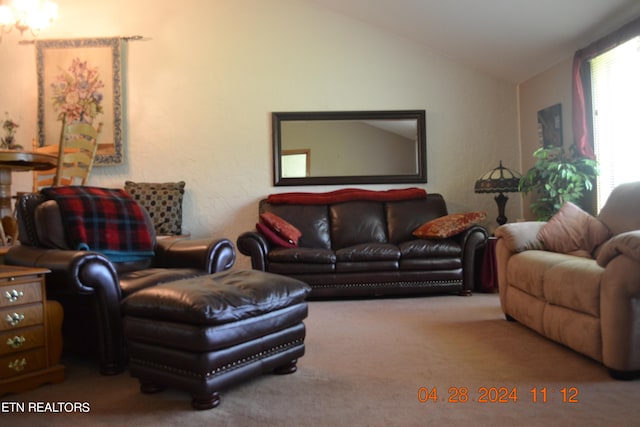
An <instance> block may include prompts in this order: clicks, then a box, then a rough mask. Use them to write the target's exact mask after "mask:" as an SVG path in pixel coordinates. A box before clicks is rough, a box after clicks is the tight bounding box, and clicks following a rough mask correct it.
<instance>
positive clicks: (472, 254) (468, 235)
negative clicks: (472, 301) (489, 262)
mask: <svg viewBox="0 0 640 427" xmlns="http://www.w3.org/2000/svg"><path fill="white" fill-rule="evenodd" d="M488 238H489V233H488V232H487V229H486V228H484V227H482V226H480V225H474V226H472V227H470V228H468V229H467V230H465V231H463V232H462V233H460V234H457V235H455V236H453V237H452V239H456V240H458V241H459V242H460V246H461V247H462V271H463V277H462V284H463V292H462V293H463V294H466V295H470V294H471V292H472V291H473V289H474V288H475V278H476V276H477V274H476V271H475V266H476V261H475V259H476V253H477V250H478V249H480V248H482V247H483V246H484V245H486V244H487V239H488Z"/></svg>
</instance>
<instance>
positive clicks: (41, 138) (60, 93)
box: [35, 37, 124, 166]
mask: <svg viewBox="0 0 640 427" xmlns="http://www.w3.org/2000/svg"><path fill="white" fill-rule="evenodd" d="M35 45H36V67H37V73H38V144H39V146H44V145H50V144H58V143H59V141H60V131H61V126H62V117H63V115H64V114H67V121H85V122H89V123H92V124H93V125H94V126H96V127H97V126H98V124H99V123H102V133H101V135H100V141H99V145H98V153H97V156H96V159H95V162H94V164H95V165H96V166H100V165H117V164H122V163H123V162H124V154H123V99H122V98H123V86H122V85H123V82H122V68H123V67H122V63H121V50H122V39H121V38H120V37H114V38H94V39H68V40H37V41H36V42H35Z"/></svg>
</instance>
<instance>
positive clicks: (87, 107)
mask: <svg viewBox="0 0 640 427" xmlns="http://www.w3.org/2000/svg"><path fill="white" fill-rule="evenodd" d="M103 87H104V84H103V83H102V80H100V75H99V73H98V67H94V68H92V67H90V66H89V65H88V64H87V61H81V60H80V58H75V59H73V60H72V62H71V66H70V67H69V68H68V70H67V71H64V70H62V69H61V73H60V74H58V76H56V78H55V82H54V83H52V84H51V89H52V91H53V96H52V98H53V108H54V110H55V111H56V112H57V111H59V112H60V114H59V115H58V120H62V118H63V116H64V115H65V114H66V116H67V121H69V122H73V121H85V122H87V123H92V122H93V120H94V119H95V118H96V116H97V115H98V114H100V113H102V112H103V111H102V105H100V104H101V103H102V99H103V95H102V92H101V91H100V89H102V88H103Z"/></svg>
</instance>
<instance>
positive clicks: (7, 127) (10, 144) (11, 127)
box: [0, 112, 22, 150]
mask: <svg viewBox="0 0 640 427" xmlns="http://www.w3.org/2000/svg"><path fill="white" fill-rule="evenodd" d="M4 114H5V116H6V118H5V119H4V121H3V122H2V130H4V132H5V136H3V137H2V144H0V148H4V149H9V150H16V149H21V148H22V146H20V145H17V144H16V143H15V135H16V129H17V128H18V127H19V125H18V124H17V123H16V122H14V121H13V120H11V119H10V118H9V113H7V112H5V113H4Z"/></svg>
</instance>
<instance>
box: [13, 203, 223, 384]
mask: <svg viewBox="0 0 640 427" xmlns="http://www.w3.org/2000/svg"><path fill="white" fill-rule="evenodd" d="M16 211H17V219H18V226H19V233H20V242H21V244H20V245H18V246H14V247H12V248H11V249H10V250H9V251H8V253H7V254H6V256H5V263H6V264H13V265H24V266H33V267H44V268H48V269H49V270H51V273H49V274H48V275H47V277H46V286H47V297H48V298H49V299H55V300H58V301H60V302H61V303H62V305H63V308H64V322H63V339H64V348H65V352H80V353H85V354H86V353H91V354H92V355H95V353H97V356H98V358H99V363H100V370H101V372H102V373H103V374H105V375H112V374H116V373H119V372H121V371H123V370H124V368H125V366H126V363H127V355H126V350H125V340H124V335H123V327H122V314H121V307H120V304H121V301H122V300H123V299H124V298H125V297H127V296H128V295H131V294H133V293H135V292H137V291H139V290H141V289H145V288H148V287H151V286H155V285H157V284H160V283H166V282H171V281H174V280H178V279H182V278H191V277H196V276H202V275H206V274H211V273H215V272H218V271H224V270H227V269H229V268H231V267H232V266H233V264H234V261H235V248H234V246H233V243H232V242H231V241H229V240H227V239H193V240H189V239H176V238H171V239H157V240H156V239H155V233H154V232H153V224H152V222H151V220H150V219H149V218H148V217H147V220H148V221H147V223H148V226H149V230H150V232H151V233H152V238H153V239H154V241H155V247H154V256H153V257H152V258H149V259H145V260H138V261H129V262H117V263H116V262H112V261H111V260H110V259H109V258H107V257H106V256H104V255H103V254H101V253H98V252H91V251H78V250H72V249H69V248H68V247H66V244H65V239H64V233H63V229H62V228H63V227H62V222H61V219H60V213H59V210H58V208H57V206H56V205H55V203H54V204H52V203H51V201H49V202H45V200H44V198H43V197H42V196H41V195H40V193H34V194H27V195H24V196H22V197H21V198H20V199H19V200H18V202H17V205H16Z"/></svg>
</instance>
